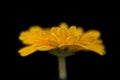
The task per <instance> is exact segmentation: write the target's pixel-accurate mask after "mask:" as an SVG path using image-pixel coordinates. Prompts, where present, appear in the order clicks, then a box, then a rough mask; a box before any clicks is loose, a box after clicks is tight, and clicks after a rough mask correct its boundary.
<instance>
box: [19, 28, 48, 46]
mask: <svg viewBox="0 0 120 80" xmlns="http://www.w3.org/2000/svg"><path fill="white" fill-rule="evenodd" d="M47 32H48V31H46V30H45V31H42V29H41V28H40V27H38V26H35V27H31V28H30V29H29V30H28V31H22V32H21V33H20V36H19V39H20V40H21V41H22V42H23V44H27V45H29V44H37V43H41V42H43V41H44V42H45V41H46V40H47V39H48V35H49V34H47Z"/></svg>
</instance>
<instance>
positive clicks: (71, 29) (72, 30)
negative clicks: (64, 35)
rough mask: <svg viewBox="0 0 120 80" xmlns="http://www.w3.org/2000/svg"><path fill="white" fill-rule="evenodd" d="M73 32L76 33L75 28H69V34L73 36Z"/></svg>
mask: <svg viewBox="0 0 120 80" xmlns="http://www.w3.org/2000/svg"><path fill="white" fill-rule="evenodd" d="M75 32H76V26H71V27H70V28H69V33H71V34H73V35H74V34H75Z"/></svg>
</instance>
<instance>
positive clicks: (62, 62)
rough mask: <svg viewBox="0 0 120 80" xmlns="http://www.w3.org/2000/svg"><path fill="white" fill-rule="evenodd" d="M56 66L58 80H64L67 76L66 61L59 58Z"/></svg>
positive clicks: (63, 58)
mask: <svg viewBox="0 0 120 80" xmlns="http://www.w3.org/2000/svg"><path fill="white" fill-rule="evenodd" d="M58 65H59V67H58V68H59V78H60V80H66V79H67V74H66V61H65V57H62V56H59V57H58Z"/></svg>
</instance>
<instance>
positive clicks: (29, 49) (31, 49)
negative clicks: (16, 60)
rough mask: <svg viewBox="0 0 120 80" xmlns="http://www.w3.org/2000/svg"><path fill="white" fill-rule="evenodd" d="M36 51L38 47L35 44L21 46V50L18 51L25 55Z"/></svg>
mask: <svg viewBox="0 0 120 80" xmlns="http://www.w3.org/2000/svg"><path fill="white" fill-rule="evenodd" d="M35 51H37V49H36V48H35V45H32V46H27V47H24V48H21V49H20V50H18V53H19V54H20V55H21V56H23V57H24V56H27V55H30V54H32V53H34V52H35Z"/></svg>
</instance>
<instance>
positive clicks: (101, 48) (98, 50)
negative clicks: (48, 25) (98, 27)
mask: <svg viewBox="0 0 120 80" xmlns="http://www.w3.org/2000/svg"><path fill="white" fill-rule="evenodd" d="M80 46H81V47H83V48H84V49H85V50H89V51H94V52H96V53H98V54H99V55H104V54H105V49H104V45H103V44H86V45H85V44H80Z"/></svg>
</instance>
